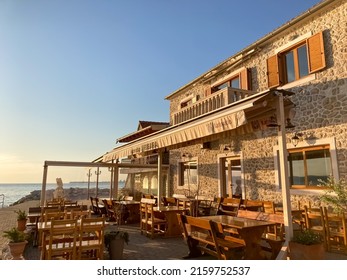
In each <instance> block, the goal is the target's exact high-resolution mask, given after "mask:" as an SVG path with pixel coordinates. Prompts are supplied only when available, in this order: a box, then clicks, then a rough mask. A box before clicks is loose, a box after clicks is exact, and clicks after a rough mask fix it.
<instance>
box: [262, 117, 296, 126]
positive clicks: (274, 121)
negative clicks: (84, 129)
mask: <svg viewBox="0 0 347 280" xmlns="http://www.w3.org/2000/svg"><path fill="white" fill-rule="evenodd" d="M266 126H267V127H279V126H280V125H279V124H278V123H277V119H276V117H275V116H271V117H270V119H269V120H268V122H267V124H266ZM285 127H286V129H291V128H294V127H295V125H293V124H292V122H291V120H290V118H287V119H286V126H285Z"/></svg>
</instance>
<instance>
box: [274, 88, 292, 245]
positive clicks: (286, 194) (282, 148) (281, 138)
mask: <svg viewBox="0 0 347 280" xmlns="http://www.w3.org/2000/svg"><path fill="white" fill-rule="evenodd" d="M277 96H278V103H277V123H278V124H279V130H278V146H279V167H280V177H281V188H282V200H283V217H284V227H285V236H286V239H287V240H291V239H292V237H293V221H292V207H291V202H290V189H289V188H290V184H289V175H288V152H287V140H286V123H285V113H284V102H283V93H282V92H279V91H277Z"/></svg>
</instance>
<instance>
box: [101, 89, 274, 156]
mask: <svg viewBox="0 0 347 280" xmlns="http://www.w3.org/2000/svg"><path fill="white" fill-rule="evenodd" d="M274 97H275V96H274V94H273V92H270V91H266V92H262V93H258V94H255V95H252V96H250V97H248V98H244V99H242V100H239V101H237V102H234V103H232V104H229V105H227V106H225V107H222V108H220V109H218V110H215V111H213V112H211V113H209V114H206V115H204V116H200V117H198V118H196V119H194V120H190V121H187V122H184V123H180V124H177V125H174V126H170V127H168V128H166V129H162V130H160V131H158V132H156V133H153V134H151V135H148V136H145V137H142V138H139V139H137V140H134V141H132V142H129V143H128V144H125V145H123V146H120V147H117V148H115V149H113V150H112V151H110V152H108V153H107V154H105V155H104V156H103V161H104V162H108V161H111V160H115V159H120V158H124V157H128V156H131V155H133V154H138V153H142V152H146V151H150V150H155V149H159V148H165V147H169V146H171V145H175V144H180V143H184V142H187V141H190V140H195V139H199V138H202V137H206V136H209V135H212V134H216V133H220V132H225V131H229V130H232V129H235V128H237V127H240V126H242V125H245V124H247V123H248V120H247V117H246V116H247V115H249V117H250V119H253V118H254V115H255V112H257V113H256V114H261V113H262V112H263V113H265V112H267V111H269V110H273V107H272V105H271V103H272V102H269V101H271V100H272V99H273V98H274ZM249 112H251V114H249Z"/></svg>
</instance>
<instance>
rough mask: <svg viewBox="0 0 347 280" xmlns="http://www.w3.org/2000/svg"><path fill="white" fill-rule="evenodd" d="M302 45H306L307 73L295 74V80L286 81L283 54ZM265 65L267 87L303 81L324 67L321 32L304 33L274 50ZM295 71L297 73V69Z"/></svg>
mask: <svg viewBox="0 0 347 280" xmlns="http://www.w3.org/2000/svg"><path fill="white" fill-rule="evenodd" d="M304 45H306V55H307V63H308V65H307V67H308V74H307V75H305V76H301V77H299V78H298V76H296V78H295V80H293V81H290V82H288V81H287V75H286V74H287V73H286V64H285V54H287V53H289V52H291V51H292V50H295V49H298V48H299V47H301V46H304ZM296 61H297V60H296ZM266 66H267V79H268V88H276V87H279V86H285V85H288V84H292V83H296V82H298V81H305V78H307V77H308V76H310V75H311V74H314V73H316V72H318V71H320V70H322V69H324V68H325V67H326V59H325V50H324V38H323V32H319V33H317V34H315V35H313V36H310V35H308V34H305V35H304V36H303V37H300V38H299V39H298V40H295V41H294V42H290V43H288V44H286V45H285V46H284V47H283V48H281V49H278V50H276V51H275V55H272V56H270V57H269V58H268V59H267V60H266ZM297 70H298V69H297ZM295 72H296V73H298V71H295Z"/></svg>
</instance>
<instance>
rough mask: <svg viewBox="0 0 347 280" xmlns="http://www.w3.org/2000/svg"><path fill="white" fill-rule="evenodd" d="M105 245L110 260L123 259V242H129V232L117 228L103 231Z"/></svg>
mask: <svg viewBox="0 0 347 280" xmlns="http://www.w3.org/2000/svg"><path fill="white" fill-rule="evenodd" d="M104 237H105V246H106V248H107V250H108V253H109V257H110V259H111V260H121V259H123V250H124V243H126V244H128V243H129V233H128V232H126V231H122V230H120V229H119V228H117V229H110V230H108V231H106V232H105V236H104Z"/></svg>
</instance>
